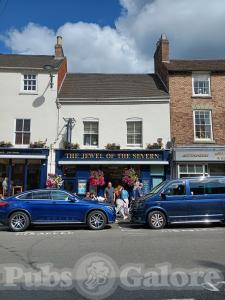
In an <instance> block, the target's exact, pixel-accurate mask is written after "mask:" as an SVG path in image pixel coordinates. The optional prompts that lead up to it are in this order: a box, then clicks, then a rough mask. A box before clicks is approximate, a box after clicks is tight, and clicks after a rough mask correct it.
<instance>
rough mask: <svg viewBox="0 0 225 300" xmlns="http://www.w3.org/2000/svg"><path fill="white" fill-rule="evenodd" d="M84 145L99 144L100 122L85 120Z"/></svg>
mask: <svg viewBox="0 0 225 300" xmlns="http://www.w3.org/2000/svg"><path fill="white" fill-rule="evenodd" d="M84 145H85V146H98V122H87V121H85V122H84Z"/></svg>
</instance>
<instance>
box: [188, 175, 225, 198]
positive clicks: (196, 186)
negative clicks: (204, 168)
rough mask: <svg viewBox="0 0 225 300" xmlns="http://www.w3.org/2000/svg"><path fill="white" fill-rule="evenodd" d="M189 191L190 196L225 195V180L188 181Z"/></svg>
mask: <svg viewBox="0 0 225 300" xmlns="http://www.w3.org/2000/svg"><path fill="white" fill-rule="evenodd" d="M190 191H191V194H192V195H204V194H209V195H210V194H225V180H224V179H214V180H206V181H202V182H198V181H190Z"/></svg>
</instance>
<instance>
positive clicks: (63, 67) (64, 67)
mask: <svg viewBox="0 0 225 300" xmlns="http://www.w3.org/2000/svg"><path fill="white" fill-rule="evenodd" d="M66 73H67V60H66V58H65V59H64V61H63V63H62V64H61V66H60V68H59V71H58V82H57V89H58V90H59V88H60V86H61V84H62V81H63V79H64V77H65V75H66Z"/></svg>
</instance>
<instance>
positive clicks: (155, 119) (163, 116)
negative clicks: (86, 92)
mask: <svg viewBox="0 0 225 300" xmlns="http://www.w3.org/2000/svg"><path fill="white" fill-rule="evenodd" d="M106 101H107V100H106ZM165 101H166V99H165V100H164V102H162V101H161V102H160V100H159V101H158V102H157V103H156V102H154V103H150V102H148V103H145V104H129V103H127V104H122V105H119V104H101V105H94V104H86V105H80V104H68V105H66V104H62V106H61V108H60V109H59V120H60V123H59V129H60V130H61V129H62V128H63V125H64V124H65V122H64V121H63V118H75V120H76V124H75V127H74V128H73V134H72V142H73V143H78V144H79V145H80V148H81V149H86V147H85V146H83V132H84V128H83V127H84V126H83V121H84V120H85V119H86V118H93V119H97V120H98V121H99V146H98V147H97V149H98V148H99V149H104V148H105V146H106V144H108V143H116V144H119V145H120V146H121V148H122V149H128V148H131V147H127V126H126V121H127V119H129V118H141V119H142V122H143V149H145V148H146V144H148V143H154V142H156V141H157V138H162V139H163V143H164V145H165V144H166V142H167V141H169V140H170V110H169V100H168V99H167V103H165ZM63 132H65V130H64V131H63ZM61 138H62V137H60V139H61ZM60 139H59V141H60ZM88 148H89V149H90V146H89V147H88ZM93 149H96V147H93Z"/></svg>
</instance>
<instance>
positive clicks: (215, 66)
mask: <svg viewBox="0 0 225 300" xmlns="http://www.w3.org/2000/svg"><path fill="white" fill-rule="evenodd" d="M165 65H166V67H167V69H168V71H171V72H181V71H186V72H191V71H214V72H225V59H220V60H207V59H206V60H200V59H195V60H184V59H181V60H180V59H176V60H170V62H169V63H165Z"/></svg>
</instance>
